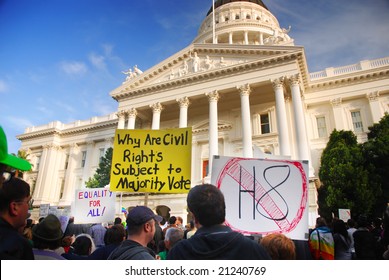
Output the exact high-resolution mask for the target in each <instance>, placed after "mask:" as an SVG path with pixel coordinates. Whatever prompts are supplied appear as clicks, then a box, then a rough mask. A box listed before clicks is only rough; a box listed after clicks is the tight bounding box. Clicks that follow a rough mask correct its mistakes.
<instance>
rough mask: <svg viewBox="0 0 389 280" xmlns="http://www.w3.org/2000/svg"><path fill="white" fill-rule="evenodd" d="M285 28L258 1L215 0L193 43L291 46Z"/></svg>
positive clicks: (291, 42) (291, 43)
mask: <svg viewBox="0 0 389 280" xmlns="http://www.w3.org/2000/svg"><path fill="white" fill-rule="evenodd" d="M214 18H215V28H214V24H213V19H214ZM289 30H290V27H289V28H281V27H280V25H279V23H278V20H277V18H276V17H275V16H274V15H273V14H272V13H271V12H270V11H269V9H268V8H267V7H266V5H265V4H264V3H263V2H262V1H261V0H217V1H216V2H215V16H214V15H213V13H212V7H211V8H210V10H209V11H208V13H207V15H206V18H205V19H204V21H203V22H202V24H201V26H200V29H199V31H198V35H197V37H196V38H195V39H194V41H193V43H199V44H212V43H217V44H238V45H284V46H285V45H286V46H293V45H294V43H293V39H291V38H290V37H289V35H288V32H289ZM214 32H215V40H214V38H213V37H214V36H213V35H214Z"/></svg>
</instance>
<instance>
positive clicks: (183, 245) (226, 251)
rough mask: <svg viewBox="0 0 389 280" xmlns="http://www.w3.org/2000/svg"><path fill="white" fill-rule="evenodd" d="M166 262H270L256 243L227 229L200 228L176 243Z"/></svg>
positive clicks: (219, 227)
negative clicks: (189, 236) (187, 237)
mask: <svg viewBox="0 0 389 280" xmlns="http://www.w3.org/2000/svg"><path fill="white" fill-rule="evenodd" d="M167 259H168V260H207V259H208V260H270V259H271V258H270V256H269V254H268V253H267V252H266V250H265V249H264V248H263V247H262V246H261V245H259V244H258V243H257V242H255V241H253V240H251V239H249V238H248V237H245V236H244V235H242V234H241V233H239V232H234V231H232V230H231V229H230V228H229V227H227V226H223V225H215V226H211V227H201V228H200V229H198V230H197V231H196V233H195V234H194V235H193V236H192V237H191V238H190V239H184V240H181V241H180V242H178V243H177V244H176V245H175V246H174V247H173V248H172V249H171V250H170V251H169V254H168V256H167Z"/></svg>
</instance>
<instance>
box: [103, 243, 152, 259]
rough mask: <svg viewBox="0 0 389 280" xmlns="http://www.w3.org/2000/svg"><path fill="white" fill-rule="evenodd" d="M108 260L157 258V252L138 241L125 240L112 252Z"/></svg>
mask: <svg viewBox="0 0 389 280" xmlns="http://www.w3.org/2000/svg"><path fill="white" fill-rule="evenodd" d="M108 260H155V253H154V251H153V250H151V249H150V248H147V247H143V246H142V245H141V244H139V243H138V242H135V241H132V240H124V241H123V242H122V244H120V245H119V246H118V247H117V248H116V249H115V250H113V251H112V253H111V254H110V255H109V257H108Z"/></svg>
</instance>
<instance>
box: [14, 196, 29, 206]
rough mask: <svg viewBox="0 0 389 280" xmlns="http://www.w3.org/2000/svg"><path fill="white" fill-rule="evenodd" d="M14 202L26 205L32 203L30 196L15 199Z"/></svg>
mask: <svg viewBox="0 0 389 280" xmlns="http://www.w3.org/2000/svg"><path fill="white" fill-rule="evenodd" d="M14 202H15V203H27V205H28V206H29V207H30V205H31V203H32V199H31V197H28V198H27V200H24V199H21V200H15V201H14Z"/></svg>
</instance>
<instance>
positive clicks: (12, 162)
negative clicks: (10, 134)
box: [0, 126, 31, 187]
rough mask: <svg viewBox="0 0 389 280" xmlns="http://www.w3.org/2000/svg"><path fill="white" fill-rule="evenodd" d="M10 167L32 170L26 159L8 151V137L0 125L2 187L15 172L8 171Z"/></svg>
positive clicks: (0, 173)
mask: <svg viewBox="0 0 389 280" xmlns="http://www.w3.org/2000/svg"><path fill="white" fill-rule="evenodd" d="M8 169H16V170H22V171H29V170H31V164H30V163H29V162H28V161H26V160H24V159H21V158H19V157H16V156H14V155H11V154H9V153H8V144H7V137H6V136H5V133H4V130H3V128H2V127H1V126H0V175H1V176H0V187H1V186H2V184H3V182H4V181H7V180H9V179H11V177H13V176H14V173H10V172H8V171H7V170H8Z"/></svg>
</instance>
